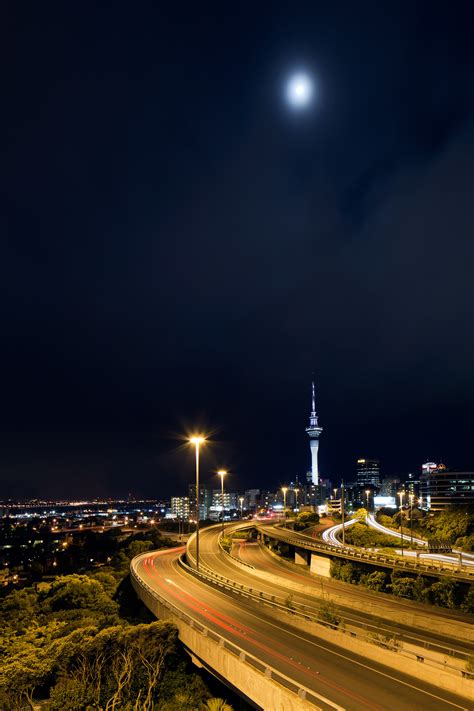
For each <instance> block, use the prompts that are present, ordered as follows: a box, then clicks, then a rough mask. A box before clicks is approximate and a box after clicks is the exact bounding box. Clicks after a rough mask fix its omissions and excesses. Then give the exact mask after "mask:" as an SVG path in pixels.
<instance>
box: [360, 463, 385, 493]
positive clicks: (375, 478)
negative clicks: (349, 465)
mask: <svg viewBox="0 0 474 711" xmlns="http://www.w3.org/2000/svg"><path fill="white" fill-rule="evenodd" d="M357 483H358V485H359V486H361V487H365V486H372V487H375V488H378V487H379V486H380V462H379V460H378V459H358V460H357Z"/></svg>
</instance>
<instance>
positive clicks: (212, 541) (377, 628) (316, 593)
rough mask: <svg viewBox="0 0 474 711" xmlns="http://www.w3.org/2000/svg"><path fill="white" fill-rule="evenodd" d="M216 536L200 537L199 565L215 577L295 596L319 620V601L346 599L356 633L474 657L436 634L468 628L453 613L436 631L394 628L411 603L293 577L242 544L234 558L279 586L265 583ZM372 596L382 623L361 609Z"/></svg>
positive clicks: (303, 575) (288, 568)
mask: <svg viewBox="0 0 474 711" xmlns="http://www.w3.org/2000/svg"><path fill="white" fill-rule="evenodd" d="M218 533H219V532H218V531H216V529H214V528H210V529H206V530H204V531H202V532H201V564H202V565H204V566H205V569H207V570H209V571H212V572H213V573H217V574H219V575H222V576H223V577H225V578H228V579H230V580H233V581H234V582H236V583H238V584H240V585H245V586H247V587H252V588H253V589H254V590H258V591H263V592H264V593H267V594H268V595H279V596H280V597H281V598H283V599H284V598H286V597H287V596H288V593H289V592H291V595H292V601H293V602H294V603H299V604H301V605H304V606H305V607H306V608H307V609H308V610H314V615H315V616H316V617H317V611H318V605H319V603H320V600H321V599H322V598H324V597H325V596H327V595H328V594H329V593H335V594H336V595H337V596H338V597H341V596H344V597H346V598H347V603H346V604H343V605H338V607H339V609H340V611H341V614H342V615H343V616H344V619H345V622H346V623H347V624H351V625H353V626H354V627H355V628H357V627H359V628H361V627H364V626H365V627H367V628H368V631H372V632H374V633H386V634H387V635H388V636H390V635H391V634H395V635H397V638H398V639H400V640H403V639H405V640H406V641H407V642H410V643H412V644H418V645H420V646H422V647H424V648H426V649H428V648H431V649H433V650H435V651H440V652H444V653H446V654H448V650H449V653H450V654H451V655H456V654H457V653H459V655H460V656H462V657H463V658H464V656H465V655H466V654H472V653H474V645H473V644H472V643H471V642H470V641H466V642H463V641H461V640H453V639H452V638H451V637H450V638H447V637H446V636H443V635H441V634H439V633H438V632H437V631H436V618H437V617H438V618H439V620H442V619H443V618H444V619H453V620H461V621H463V622H465V621H466V617H465V615H461V614H459V613H456V612H455V611H452V610H442V609H438V610H436V611H433V613H432V614H433V629H432V630H430V631H426V630H413V629H412V628H411V627H409V626H407V625H403V624H401V623H396V622H394V620H396V618H397V613H402V614H403V613H413V611H414V606H413V603H411V602H410V601H408V600H404V599H400V598H398V599H397V598H390V597H388V598H387V596H382V597H381V596H379V595H376V594H375V593H373V592H371V591H368V590H366V589H364V588H363V587H357V586H353V585H350V586H348V585H347V583H342V582H340V581H337V580H333V579H331V578H321V577H319V576H318V577H315V576H314V575H313V574H311V573H310V572H309V569H308V568H307V567H305V566H298V570H297V571H295V566H294V565H292V564H291V563H289V564H288V563H287V564H285V562H284V561H282V560H281V559H278V558H277V557H276V556H275V555H274V554H272V553H270V552H269V551H268V549H267V548H266V547H265V546H261V545H259V544H257V543H256V542H242V543H241V544H239V545H237V546H234V550H235V553H234V555H235V554H236V555H237V556H238V557H239V558H240V559H241V560H242V561H243V562H244V563H247V564H248V565H251V566H253V567H254V568H255V569H256V570H258V571H264V572H265V573H267V574H272V575H273V576H278V578H280V583H279V584H278V583H276V582H275V578H274V577H272V578H271V579H270V580H269V581H268V582H267V581H265V580H262V577H261V576H257V575H255V574H254V572H255V571H252V569H250V568H247V569H242V568H241V567H240V566H238V565H236V564H235V563H234V562H233V561H232V558H231V557H229V556H227V555H223V553H222V551H221V549H220V547H219V545H218V537H219V536H218ZM289 583H291V584H292V587H291V589H290V588H289V587H288V584H289ZM374 595H375V596H376V598H377V601H378V604H379V606H380V608H381V609H382V610H383V611H384V617H383V618H381V617H375V616H374V615H371V614H369V613H367V612H363V611H361V609H360V608H362V610H363V609H364V608H365V609H370V606H371V605H372V604H373V602H374ZM355 600H358V601H359V602H360V605H359V606H358V607H359V609H355V608H354V601H355Z"/></svg>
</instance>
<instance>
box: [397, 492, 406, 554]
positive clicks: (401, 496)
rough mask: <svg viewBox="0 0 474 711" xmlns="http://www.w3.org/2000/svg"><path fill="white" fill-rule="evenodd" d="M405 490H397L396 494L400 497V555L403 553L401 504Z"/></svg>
mask: <svg viewBox="0 0 474 711" xmlns="http://www.w3.org/2000/svg"><path fill="white" fill-rule="evenodd" d="M404 494H405V492H404V491H399V492H398V496H399V497H400V540H401V545H402V555H403V521H402V505H403V496H404Z"/></svg>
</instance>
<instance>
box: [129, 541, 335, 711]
mask: <svg viewBox="0 0 474 711" xmlns="http://www.w3.org/2000/svg"><path fill="white" fill-rule="evenodd" d="M149 555H150V553H149V552H147V553H141V554H140V555H138V556H136V557H135V558H133V559H132V561H131V563H130V576H131V579H132V585H133V587H134V588H135V585H137V586H138V587H139V588H142V589H144V590H145V591H146V592H147V594H148V595H150V596H151V597H152V598H153V599H154V600H156V601H157V602H158V603H159V604H160V605H162V606H163V607H165V608H166V609H168V610H169V611H170V612H171V614H172V615H174V616H175V617H177V618H178V619H180V620H181V621H182V622H184V623H185V624H187V625H189V626H190V627H191V628H192V629H195V630H197V631H198V632H200V633H201V634H203V635H204V636H205V637H207V638H208V639H210V640H212V641H214V642H216V643H217V644H218V645H219V647H221V648H222V649H224V650H225V651H226V652H229V653H230V654H233V655H234V656H235V657H237V658H238V659H239V661H241V662H243V663H245V664H248V665H249V666H251V667H253V669H255V670H256V671H258V672H260V673H262V674H263V675H264V676H265V677H266V678H268V679H271V680H272V681H274V682H275V683H277V684H279V685H280V686H282V687H284V688H285V689H287V690H288V691H291V692H292V693H294V694H296V696H297V697H298V698H300V699H303V700H305V701H307V702H308V703H310V704H312V705H314V706H316V707H317V708H319V709H320V708H321V707H320V703H321V702H322V703H324V704H325V705H327V706H330V707H331V708H332V709H334V711H345V709H344V708H343V707H342V706H338V705H337V704H335V703H333V702H332V701H330V700H329V699H326V698H324V697H323V696H321V695H319V694H318V693H316V692H315V691H312V690H311V689H308V688H307V687H306V686H303V685H302V684H299V683H297V682H296V681H294V680H293V679H291V678H290V677H288V676H286V675H285V674H283V673H282V672H280V671H278V670H277V669H275V668H274V667H272V666H270V665H269V664H266V663H264V662H262V661H261V660H260V659H258V657H255V656H254V655H253V654H251V653H250V652H247V651H246V650H245V649H243V648H242V647H239V646H238V645H237V644H235V643H234V642H231V641H230V640H228V639H226V638H225V637H224V636H222V635H220V634H219V633H218V632H215V630H213V629H211V628H210V627H208V626H207V625H204V624H203V623H202V622H201V621H197V620H196V619H195V618H194V617H192V616H191V615H189V614H187V613H186V612H183V611H182V610H180V609H179V608H178V607H176V605H173V603H171V602H170V601H169V600H167V599H166V598H164V597H163V596H162V595H160V594H159V593H158V592H157V591H156V590H154V589H153V588H152V587H150V586H149V585H148V584H147V583H146V582H145V581H144V580H142V578H141V577H140V575H139V574H138V573H137V571H136V565H137V564H138V563H139V562H140V561H141V560H142V559H143V558H146V557H148V556H149ZM183 565H186V564H184V563H183ZM186 568H187V569H188V571H191V573H192V574H195V575H196V576H198V577H201V576H203V575H204V574H203V573H198V572H197V571H194V570H193V569H192V568H190V567H189V566H186ZM135 592H137V594H138V590H137V589H136V588H135ZM203 661H205V660H203Z"/></svg>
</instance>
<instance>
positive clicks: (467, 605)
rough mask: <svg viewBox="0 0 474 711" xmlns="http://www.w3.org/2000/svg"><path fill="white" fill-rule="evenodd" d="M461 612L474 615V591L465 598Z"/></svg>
mask: <svg viewBox="0 0 474 711" xmlns="http://www.w3.org/2000/svg"><path fill="white" fill-rule="evenodd" d="M461 610H462V611H463V612H473V613H474V589H473V590H470V591H469V592H468V594H467V595H466V597H465V598H464V602H463V603H462V605H461Z"/></svg>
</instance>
